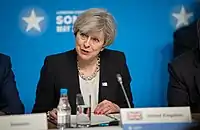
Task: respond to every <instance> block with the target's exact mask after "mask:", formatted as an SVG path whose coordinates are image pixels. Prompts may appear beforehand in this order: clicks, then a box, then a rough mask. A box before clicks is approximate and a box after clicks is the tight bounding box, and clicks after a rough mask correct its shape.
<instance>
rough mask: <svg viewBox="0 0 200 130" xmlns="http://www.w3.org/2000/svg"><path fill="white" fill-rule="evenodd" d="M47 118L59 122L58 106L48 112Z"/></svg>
mask: <svg viewBox="0 0 200 130" xmlns="http://www.w3.org/2000/svg"><path fill="white" fill-rule="evenodd" d="M47 118H48V120H49V121H51V122H52V123H54V124H57V108H54V109H53V110H51V111H48V112H47Z"/></svg>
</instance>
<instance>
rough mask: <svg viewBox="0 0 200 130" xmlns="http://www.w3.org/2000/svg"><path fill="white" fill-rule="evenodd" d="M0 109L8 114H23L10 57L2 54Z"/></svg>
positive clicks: (0, 55)
mask: <svg viewBox="0 0 200 130" xmlns="http://www.w3.org/2000/svg"><path fill="white" fill-rule="evenodd" d="M0 111H2V112H4V113H6V114H23V113H24V105H23V104H22V102H21V100H20V97H19V94H18V90H17V88H16V82H15V77H14V74H13V71H12V69H11V61H10V57H9V56H6V55H3V54H0Z"/></svg>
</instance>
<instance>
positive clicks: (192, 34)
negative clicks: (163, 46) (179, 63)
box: [173, 20, 200, 57]
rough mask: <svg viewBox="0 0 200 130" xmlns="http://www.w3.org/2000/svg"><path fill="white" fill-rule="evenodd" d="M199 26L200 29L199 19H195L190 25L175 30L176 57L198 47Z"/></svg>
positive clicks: (174, 51)
mask: <svg viewBox="0 0 200 130" xmlns="http://www.w3.org/2000/svg"><path fill="white" fill-rule="evenodd" d="M197 28H199V29H200V21H199V20H195V21H194V22H193V23H191V24H190V25H188V26H184V27H182V28H180V29H178V30H176V31H175V32H174V41H173V45H174V49H173V53H174V57H177V56H179V55H181V54H183V53H184V52H187V51H190V50H192V49H194V48H197V47H198V43H199V39H198V29H197Z"/></svg>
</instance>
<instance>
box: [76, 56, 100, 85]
mask: <svg viewBox="0 0 200 130" xmlns="http://www.w3.org/2000/svg"><path fill="white" fill-rule="evenodd" d="M99 66H100V57H99V56H98V58H97V63H96V69H95V71H94V72H93V73H92V75H90V76H85V75H84V73H81V72H80V65H79V61H78V60H77V67H78V73H79V76H80V77H81V78H82V79H83V80H86V81H88V80H92V79H93V78H94V77H95V76H96V75H97V72H99V70H100V67H99Z"/></svg>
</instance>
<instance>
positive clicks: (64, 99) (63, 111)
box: [57, 89, 71, 129]
mask: <svg viewBox="0 0 200 130" xmlns="http://www.w3.org/2000/svg"><path fill="white" fill-rule="evenodd" d="M67 92H68V90H67V89H60V100H59V104H58V107H57V109H58V111H57V128H58V129H64V128H70V127H71V106H70V104H69V100H68V96H67Z"/></svg>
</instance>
